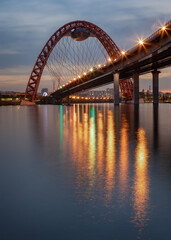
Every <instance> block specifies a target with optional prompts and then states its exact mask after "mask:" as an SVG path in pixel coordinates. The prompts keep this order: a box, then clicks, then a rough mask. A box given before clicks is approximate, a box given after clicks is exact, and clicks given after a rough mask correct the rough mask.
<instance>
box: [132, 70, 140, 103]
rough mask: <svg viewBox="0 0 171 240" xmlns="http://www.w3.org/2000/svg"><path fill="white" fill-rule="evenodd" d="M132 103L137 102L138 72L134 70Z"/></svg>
mask: <svg viewBox="0 0 171 240" xmlns="http://www.w3.org/2000/svg"><path fill="white" fill-rule="evenodd" d="M133 79H134V104H139V73H138V72H134V74H133Z"/></svg>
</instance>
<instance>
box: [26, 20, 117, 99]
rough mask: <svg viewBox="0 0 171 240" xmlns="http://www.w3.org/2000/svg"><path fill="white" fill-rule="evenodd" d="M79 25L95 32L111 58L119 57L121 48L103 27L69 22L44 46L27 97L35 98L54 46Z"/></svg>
mask: <svg viewBox="0 0 171 240" xmlns="http://www.w3.org/2000/svg"><path fill="white" fill-rule="evenodd" d="M78 27H82V28H85V29H87V30H88V31H89V32H91V33H93V34H94V35H95V37H96V38H97V39H98V40H99V41H100V42H101V44H102V45H103V46H104V48H105V49H106V51H107V53H108V54H109V57H110V58H111V60H114V59H115V58H118V57H119V56H120V50H119V48H118V47H117V46H116V44H115V43H114V41H113V40H112V39H111V38H110V37H109V36H108V35H107V34H106V33H105V32H104V31H103V30H102V29H101V28H99V27H98V26H96V25H95V24H93V23H90V22H86V21H74V22H70V23H67V24H65V25H64V26H62V27H61V28H59V29H58V30H57V31H56V32H55V33H54V34H53V35H52V36H51V37H50V39H49V40H48V41H47V43H46V44H45V46H44V47H43V49H42V51H41V53H40V54H39V56H38V58H37V61H36V63H35V65H34V67H33V70H32V72H31V75H30V78H29V81H28V84H27V87H26V91H25V98H26V97H27V98H29V100H30V101H32V102H33V101H34V100H35V98H36V94H37V90H38V86H39V83H40V79H41V76H42V73H43V70H44V67H45V65H46V63H47V60H48V58H49V55H50V54H51V52H52V50H53V48H54V47H55V45H56V44H57V43H58V42H59V40H60V39H61V38H62V37H63V36H64V35H65V34H66V33H68V32H69V31H71V30H72V29H75V28H78Z"/></svg>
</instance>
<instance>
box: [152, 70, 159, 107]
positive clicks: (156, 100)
mask: <svg viewBox="0 0 171 240" xmlns="http://www.w3.org/2000/svg"><path fill="white" fill-rule="evenodd" d="M159 73H160V71H157V70H154V71H153V72H152V74H153V103H154V104H156V103H159Z"/></svg>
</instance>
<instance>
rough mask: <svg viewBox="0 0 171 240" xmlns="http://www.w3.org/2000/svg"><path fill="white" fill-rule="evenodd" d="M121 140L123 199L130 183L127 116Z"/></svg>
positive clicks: (121, 187) (123, 124)
mask: <svg viewBox="0 0 171 240" xmlns="http://www.w3.org/2000/svg"><path fill="white" fill-rule="evenodd" d="M121 122H122V128H121V132H120V135H121V140H120V173H119V176H120V191H121V196H122V198H123V197H124V196H125V192H126V189H127V188H126V187H127V183H128V182H127V181H128V179H127V178H128V123H127V120H126V116H125V115H123V116H122V121H121Z"/></svg>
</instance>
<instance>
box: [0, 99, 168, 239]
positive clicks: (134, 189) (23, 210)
mask: <svg viewBox="0 0 171 240" xmlns="http://www.w3.org/2000/svg"><path fill="white" fill-rule="evenodd" d="M170 224H171V104H159V106H158V107H153V105H152V104H141V105H140V106H139V107H136V108H135V107H134V106H133V105H132V104H127V105H125V104H123V105H120V106H119V107H114V105H113V104H97V105H96V104H94V105H93V104H86V105H73V106H55V105H44V106H35V107H19V106H8V107H3V106H2V107H0V239H2V240H39V239H40V240H44V239H46V240H56V239H57V240H58V239H59V240H70V239H71V240H72V239H73V240H77V239H78V240H96V239H98V240H125V239H131V240H134V239H145V240H146V239H150V240H151V239H154V240H170V239H171V227H170V226H171V225H170Z"/></svg>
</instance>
